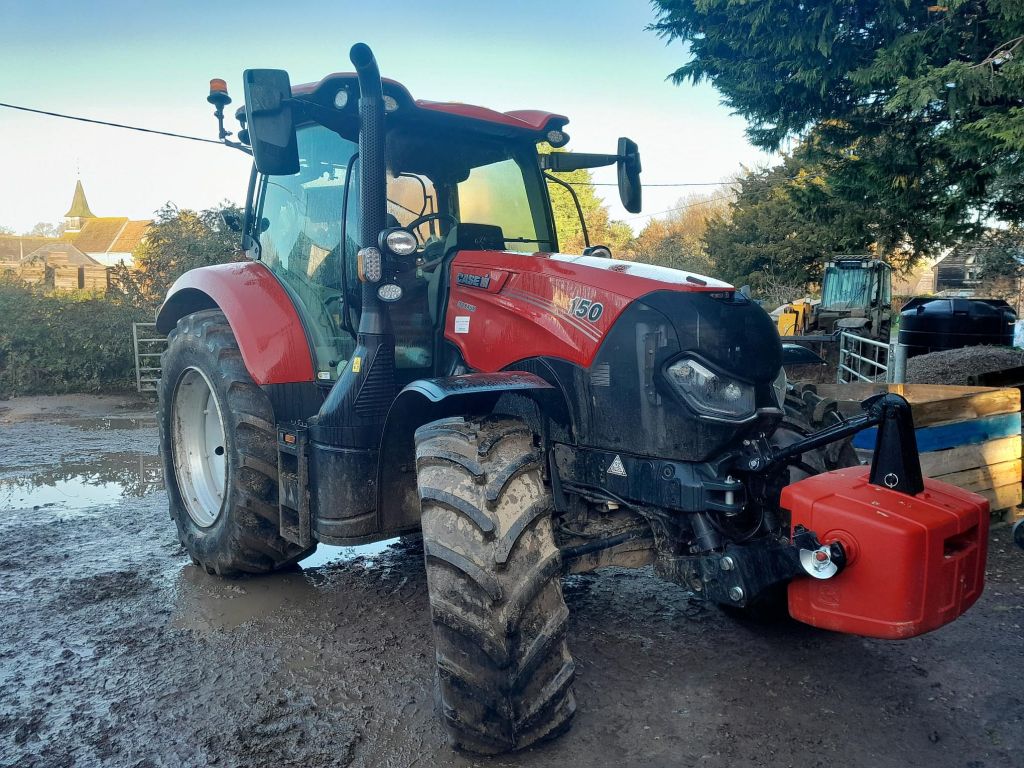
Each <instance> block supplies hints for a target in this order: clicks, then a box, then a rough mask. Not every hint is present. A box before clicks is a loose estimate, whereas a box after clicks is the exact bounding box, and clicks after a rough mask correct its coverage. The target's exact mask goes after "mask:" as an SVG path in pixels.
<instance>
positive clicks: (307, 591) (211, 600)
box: [173, 565, 317, 632]
mask: <svg viewBox="0 0 1024 768" xmlns="http://www.w3.org/2000/svg"><path fill="white" fill-rule="evenodd" d="M177 592H178V596H177V599H176V600H175V610H174V619H173V621H174V626H176V627H177V628H179V629H192V630H197V631H200V632H210V631H217V630H231V629H234V628H235V627H238V626H239V625H241V624H245V623H247V622H250V621H254V620H259V619H263V618H267V617H269V616H273V615H274V614H276V613H278V612H279V611H280V610H281V609H282V608H283V607H284V606H285V605H308V604H311V603H312V602H314V601H315V600H316V598H317V588H316V587H315V586H313V584H312V583H310V581H309V580H308V578H307V577H306V576H305V575H303V574H301V573H283V574H272V575H269V576H250V577H248V578H246V579H238V580H234V579H220V578H217V577H214V576H209V575H207V574H206V572H205V571H203V570H202V569H200V568H196V567H195V566H192V565H187V566H185V567H184V568H182V569H181V573H180V575H179V577H178V582H177Z"/></svg>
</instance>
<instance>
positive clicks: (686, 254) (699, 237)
mask: <svg viewBox="0 0 1024 768" xmlns="http://www.w3.org/2000/svg"><path fill="white" fill-rule="evenodd" d="M731 195H732V193H731V192H730V191H728V190H727V189H724V188H723V189H718V190H715V191H714V192H710V193H708V194H702V195H690V196H688V197H685V198H683V199H681V200H680V201H679V202H678V204H677V210H675V211H673V212H671V213H670V214H669V215H668V216H666V217H664V218H660V219H651V220H650V221H648V222H647V225H646V226H645V227H644V228H643V230H642V231H641V232H640V234H639V235H638V236H637V238H636V240H635V241H634V243H633V257H632V258H633V259H634V260H636V261H643V262H647V263H648V264H660V265H662V266H665V267H672V268H674V269H683V270H686V271H688V272H696V273H698V274H702V275H712V274H717V269H716V265H715V263H714V261H713V260H712V259H711V258H710V256H709V254H708V250H707V245H706V242H705V234H706V233H707V229H708V225H709V224H710V223H711V222H713V221H714V222H723V223H724V222H727V221H728V220H729V218H730V209H729V198H730V197H731Z"/></svg>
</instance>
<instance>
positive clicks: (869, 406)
mask: <svg viewBox="0 0 1024 768" xmlns="http://www.w3.org/2000/svg"><path fill="white" fill-rule="evenodd" d="M861 407H862V408H863V409H864V413H863V414H861V415H860V416H855V417H854V418H852V419H847V420H846V421H843V422H841V423H839V424H836V425H834V426H831V427H826V428H825V429H823V430H821V431H819V432H815V433H814V434H813V435H809V436H807V437H805V438H804V439H802V440H797V441H796V442H794V443H790V444H789V445H785V446H774V445H771V444H770V443H769V442H768V441H767V439H763V438H762V439H760V440H754V441H751V443H750V445H749V449H748V451H747V453H746V454H745V462H746V463H745V466H742V467H741V468H742V469H743V470H745V471H747V472H754V473H758V474H767V473H769V472H772V471H774V470H777V469H779V468H780V467H783V466H785V465H786V464H789V463H791V462H793V461H794V460H798V459H799V458H800V456H802V455H803V454H804V453H806V452H808V451H813V450H814V449H816V448H821V447H823V446H826V445H829V444H831V443H834V442H836V441H838V440H845V439H846V438H849V437H852V436H853V435H855V434H857V433H858V432H861V431H863V430H865V429H869V428H870V427H878V435H877V437H876V438H875V451H874V455H873V456H872V459H871V474H870V476H869V480H870V482H871V483H873V484H874V485H881V486H884V487H886V488H890V489H892V490H894V491H899V492H900V493H905V494H908V495H910V496H914V495H917V494H918V493H920V492H921V491H923V490H924V479H923V477H922V474H921V460H920V457H919V456H918V453H917V436H916V435H915V433H914V418H913V415H912V414H911V409H910V403H908V402H907V400H906V399H905V398H903V397H901V396H900V395H895V394H891V393H889V394H882V395H874V396H873V397H869V398H868V399H867V400H865V401H864V402H863V403H861Z"/></svg>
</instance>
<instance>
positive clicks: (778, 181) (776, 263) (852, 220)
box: [704, 143, 914, 292]
mask: <svg viewBox="0 0 1024 768" xmlns="http://www.w3.org/2000/svg"><path fill="white" fill-rule="evenodd" d="M815 158H816V159H815ZM840 162H842V161H841V160H836V159H824V158H822V157H821V156H820V153H817V152H816V151H815V149H814V148H813V147H811V146H808V145H807V144H806V143H805V144H803V145H801V146H799V147H797V149H796V151H794V152H793V154H791V155H789V156H788V157H786V158H784V160H783V162H782V163H780V164H778V165H776V166H774V167H771V168H763V169H757V170H751V171H748V172H747V174H746V175H744V176H742V177H741V178H740V179H739V180H738V181H737V184H738V192H737V195H736V199H735V200H734V201H733V202H732V203H731V204H730V207H729V217H728V218H726V217H718V218H715V219H713V220H712V221H710V222H709V224H708V228H707V232H706V234H705V238H704V241H705V246H706V248H707V252H708V255H709V257H710V258H711V259H712V260H713V262H714V263H715V264H716V266H717V268H718V271H719V274H720V276H721V277H723V278H725V279H727V280H731V281H733V282H734V283H736V284H743V283H750V284H752V285H754V286H756V287H758V288H761V289H765V288H766V286H767V284H768V283H771V284H779V285H785V286H797V287H799V290H798V292H802V291H803V290H806V286H807V284H808V283H810V282H814V281H817V280H818V279H819V278H820V276H821V267H822V264H823V263H824V262H825V261H826V260H828V259H829V258H830V257H832V256H835V255H838V254H866V253H869V252H870V253H874V254H876V255H879V256H882V257H884V258H885V259H886V261H888V262H889V263H890V264H892V266H893V267H895V268H896V269H897V270H902V269H906V268H907V267H909V266H910V263H911V262H912V261H913V259H914V254H913V252H912V249H908V248H906V247H903V246H901V245H895V246H893V247H888V248H883V247H882V246H880V243H881V242H887V241H888V239H889V237H890V236H891V233H885V232H882V231H881V230H880V228H879V226H878V223H877V221H876V220H875V216H876V212H875V211H874V210H872V209H871V208H869V207H866V206H863V205H854V204H852V203H851V202H850V201H849V199H848V198H847V197H846V195H845V194H844V190H842V188H841V184H842V181H843V176H842V174H840V173H836V172H835V165H836V164H837V163H840ZM837 187H839V188H838V189H837Z"/></svg>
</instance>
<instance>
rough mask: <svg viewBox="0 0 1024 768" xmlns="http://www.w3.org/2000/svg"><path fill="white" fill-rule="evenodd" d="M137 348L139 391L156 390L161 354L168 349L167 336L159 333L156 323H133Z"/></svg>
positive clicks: (134, 344) (136, 362) (134, 341)
mask: <svg viewBox="0 0 1024 768" xmlns="http://www.w3.org/2000/svg"><path fill="white" fill-rule="evenodd" d="M132 345H133V346H134V348H135V386H136V388H137V389H138V390H139V392H156V387H157V382H158V381H160V355H162V354H163V352H164V350H165V349H167V337H166V336H161V335H160V334H159V333H157V330H156V323H132Z"/></svg>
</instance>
